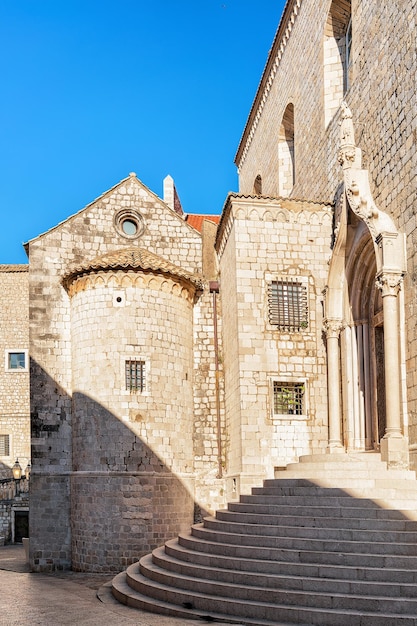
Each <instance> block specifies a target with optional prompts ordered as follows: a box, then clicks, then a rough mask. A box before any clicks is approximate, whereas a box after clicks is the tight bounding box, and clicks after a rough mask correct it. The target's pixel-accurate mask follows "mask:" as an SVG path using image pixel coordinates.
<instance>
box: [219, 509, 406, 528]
mask: <svg viewBox="0 0 417 626" xmlns="http://www.w3.org/2000/svg"><path fill="white" fill-rule="evenodd" d="M216 518H217V519H219V520H224V521H228V520H230V521H232V522H244V523H246V524H271V525H274V526H280V525H284V526H305V525H307V526H308V527H309V528H327V527H329V528H343V529H352V530H353V529H361V530H372V529H373V530H395V531H408V530H412V531H415V530H417V520H411V519H406V518H405V517H404V518H403V519H401V518H400V519H392V520H389V519H368V518H366V517H363V518H359V517H325V516H317V517H309V518H307V517H306V518H304V517H300V516H299V515H297V514H296V513H295V514H293V515H267V514H265V515H262V514H259V513H244V514H243V513H241V512H239V511H229V510H227V509H220V510H219V511H216Z"/></svg>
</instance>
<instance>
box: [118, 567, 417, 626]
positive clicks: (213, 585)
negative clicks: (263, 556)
mask: <svg viewBox="0 0 417 626" xmlns="http://www.w3.org/2000/svg"><path fill="white" fill-rule="evenodd" d="M126 575H127V582H128V584H129V586H130V587H132V589H136V590H137V591H139V592H142V591H143V585H144V584H147V583H144V581H143V579H144V578H145V580H146V581H149V580H150V581H153V582H157V583H161V584H162V585H167V586H169V587H170V588H171V587H172V588H174V589H175V590H181V591H182V590H188V591H191V590H192V591H197V592H198V593H202V594H206V595H212V596H219V595H220V596H221V595H223V596H225V597H227V598H228V599H237V600H249V601H254V602H262V603H265V602H266V603H268V604H269V603H274V604H277V603H278V604H280V603H283V602H285V603H286V604H289V605H292V606H294V605H300V604H301V605H302V606H310V607H314V608H332V609H343V610H352V609H356V610H360V611H377V612H382V613H385V612H387V611H390V610H392V611H395V612H396V613H398V614H404V613H405V614H409V615H410V614H414V613H416V612H417V599H416V597H415V595H414V596H400V595H398V594H396V595H395V596H390V595H385V596H382V595H379V596H375V595H370V594H369V593H368V592H367V590H366V589H365V588H363V589H362V593H361V594H355V593H353V591H351V590H348V591H345V592H337V591H336V590H335V589H333V590H332V591H331V593H329V592H327V591H324V590H323V589H322V588H321V587H319V585H317V584H316V588H315V589H313V590H306V589H304V588H291V587H288V586H287V585H286V584H285V583H284V586H283V587H282V586H281V585H279V586H273V585H268V586H264V585H254V584H252V582H253V581H251V580H247V581H246V583H245V585H243V586H242V584H240V583H237V582H236V581H230V582H229V581H219V580H218V578H217V576H216V577H214V578H207V577H203V578H202V577H199V576H189V575H187V574H185V573H183V572H177V571H176V572H174V571H172V570H166V569H165V568H163V567H160V566H159V565H158V564H157V563H155V562H154V561H153V559H152V555H147V556H145V557H142V559H141V560H140V562H139V567H138V566H137V564H134V565H133V566H131V567H129V568H128V570H127V572H126ZM273 580H275V582H276V579H272V578H271V582H272V581H273ZM282 581H283V579H281V582H282ZM332 582H333V586H335V581H332ZM323 583H324V581H323ZM174 593H175V591H174ZM162 599H165V598H162Z"/></svg>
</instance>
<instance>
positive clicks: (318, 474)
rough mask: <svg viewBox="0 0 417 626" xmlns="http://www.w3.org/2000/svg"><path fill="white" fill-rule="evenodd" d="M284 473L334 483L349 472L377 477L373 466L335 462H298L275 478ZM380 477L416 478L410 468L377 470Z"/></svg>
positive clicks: (352, 476) (356, 477)
mask: <svg viewBox="0 0 417 626" xmlns="http://www.w3.org/2000/svg"><path fill="white" fill-rule="evenodd" d="M283 474H285V476H286V477H287V478H297V477H298V476H300V477H303V478H304V479H308V478H310V479H312V480H314V479H315V478H327V479H328V478H331V480H332V482H333V484H334V485H335V484H338V479H342V480H343V479H344V478H346V476H347V474H349V477H350V479H351V480H353V481H354V480H355V479H361V478H365V479H375V477H376V473H375V470H374V468H372V467H366V466H364V467H352V468H349V467H346V468H345V467H341V466H340V465H335V464H330V463H329V464H327V465H325V466H319V465H315V464H314V463H312V464H311V465H308V464H307V463H306V464H305V465H304V466H303V467H300V466H299V465H298V463H294V464H291V465H290V466H288V467H287V469H286V470H277V471H275V479H277V478H281V477H283ZM377 476H378V479H379V480H381V479H385V478H386V479H387V480H415V479H416V477H415V473H414V472H411V471H410V470H400V469H398V470H384V469H381V471H378V472H377Z"/></svg>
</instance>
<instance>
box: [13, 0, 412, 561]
mask: <svg viewBox="0 0 417 626" xmlns="http://www.w3.org/2000/svg"><path fill="white" fill-rule="evenodd" d="M415 34H416V4H415V2H410V3H407V4H404V3H402V2H399V1H397V0H394V1H393V2H390V3H388V2H383V3H378V2H376V1H375V0H363V1H362V2H359V1H358V0H352V1H350V0H314V1H313V0H288V2H287V3H286V6H285V9H284V12H283V15H282V18H281V21H280V24H279V27H278V30H277V33H276V36H275V39H274V42H273V45H272V48H271V51H270V53H269V56H268V59H267V63H266V66H265V70H264V72H263V75H262V77H261V81H260V84H259V88H258V91H257V94H256V96H255V100H254V103H253V106H252V108H251V111H250V113H249V117H248V121H247V124H246V126H245V129H244V131H243V135H242V138H241V141H240V144H239V147H238V150H237V154H236V165H237V168H238V173H239V192H238V193H231V194H229V196H228V197H227V199H226V202H225V205H224V207H223V211H222V214H221V217H220V219H219V220H218V224H217V220H215V221H214V222H213V221H212V219H213V218H211V219H203V218H202V217H201V216H187V215H185V214H184V213H183V211H182V208H181V204H180V202H179V199H178V196H177V195H176V192H175V187H174V184H173V181H172V179H170V178H169V177H168V178H167V179H166V181H165V185H164V200H161V199H160V198H158V197H157V196H156V195H155V194H154V193H152V192H151V191H150V190H149V189H148V188H147V187H146V186H145V185H143V184H142V183H141V181H140V180H139V179H138V178H137V177H136V176H135V175H134V174H131V175H129V177H128V178H126V179H125V180H123V181H121V182H120V183H119V184H117V185H116V186H115V187H113V188H112V189H110V190H109V191H108V192H106V193H104V194H103V195H102V196H101V197H100V198H98V199H97V200H95V201H94V202H92V203H91V204H89V205H88V206H87V207H86V208H84V209H83V210H82V211H80V212H78V213H76V214H75V215H73V216H72V217H70V218H68V220H66V221H65V222H63V223H61V224H59V225H58V226H56V227H55V228H52V229H51V230H49V231H48V232H47V233H44V234H43V235H40V236H39V237H37V238H36V239H34V240H32V241H30V242H29V243H28V244H27V251H28V255H29V296H28V297H29V320H30V322H29V325H30V356H31V380H30V388H31V391H30V393H31V419H32V462H33V472H32V477H31V522H30V538H31V548H30V550H31V562H32V567H33V569H34V570H37V571H42V570H53V569H56V568H65V567H73V568H75V569H78V570H84V571H94V570H96V571H100V570H114V571H116V570H118V569H121V568H122V567H123V566H125V565H127V564H129V563H131V562H132V561H134V560H136V559H137V558H138V556H140V555H141V554H143V553H145V552H149V551H150V550H151V549H152V548H153V547H154V546H156V545H158V544H161V543H163V541H164V540H165V539H167V538H169V537H171V536H174V535H176V534H177V533H178V531H179V530H181V529H182V528H183V527H184V526H188V525H189V524H190V522H192V520H193V518H195V517H197V518H198V517H199V516H201V514H202V512H203V511H204V510H209V511H212V510H214V509H215V508H217V507H219V506H222V505H224V504H225V502H226V501H227V500H233V499H236V498H238V497H239V495H240V494H242V493H246V492H248V490H249V489H250V488H251V487H252V486H253V485H259V484H260V483H261V482H262V480H263V479H265V478H271V477H273V476H274V472H275V471H276V470H277V468H282V467H285V466H286V464H288V463H290V462H294V461H296V460H297V459H298V458H299V457H300V456H302V455H304V454H320V453H329V454H331V453H334V454H337V453H343V452H345V451H346V450H347V451H352V450H354V451H357V452H365V451H369V450H381V454H382V458H383V459H384V460H386V462H387V463H388V465H389V466H391V467H412V468H416V467H417V459H416V458H415V456H416V450H417V406H416V402H417V385H416V381H415V364H416V358H417V339H416V334H415V315H416V311H415V290H416V284H415V283H416V275H417V271H416V266H417V257H416V253H415V245H414V240H415V237H416V232H417V231H416V223H415V220H416V209H415V202H416V166H417V162H416V161H417V156H416V134H417V127H416V118H417V102H416V89H415V74H416V56H415V54H416V53H415V50H416V47H415ZM216 224H217V225H216ZM12 347H13V348H14V347H17V346H12Z"/></svg>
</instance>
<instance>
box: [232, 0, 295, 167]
mask: <svg viewBox="0 0 417 626" xmlns="http://www.w3.org/2000/svg"><path fill="white" fill-rule="evenodd" d="M301 3H302V0H287V3H286V5H285V7H284V11H283V14H282V17H281V21H280V23H279V26H278V30H277V32H276V35H275V39H274V41H273V44H272V48H271V51H270V53H269V55H268V60H267V62H266V66H265V69H264V71H263V74H262V77H261V82H260V83H259V87H258V90H257V92H256V96H255V100H254V101H253V104H252V108H251V110H250V113H249V117H248V121H247V122H246V126H245V129H244V131H243V134H242V138H241V140H240V143H239V147H238V149H237V152H236V156H235V164H236V166H237V168H238V169H239V168H240V167H241V166H242V165H243V163H244V161H245V159H246V155H247V153H248V150H249V147H250V144H251V143H252V139H253V137H254V134H255V130H256V128H257V126H258V122H259V119H260V117H261V115H262V111H263V108H264V106H265V103H266V101H267V98H268V95H269V92H270V91H271V87H272V83H273V81H274V78H275V75H276V73H277V70H278V67H279V65H280V63H281V58H282V55H283V54H284V50H285V48H286V46H287V43H288V40H289V38H290V34H291V31H292V28H293V25H294V23H295V20H296V17H297V15H298V12H299V9H300V7H301Z"/></svg>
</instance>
